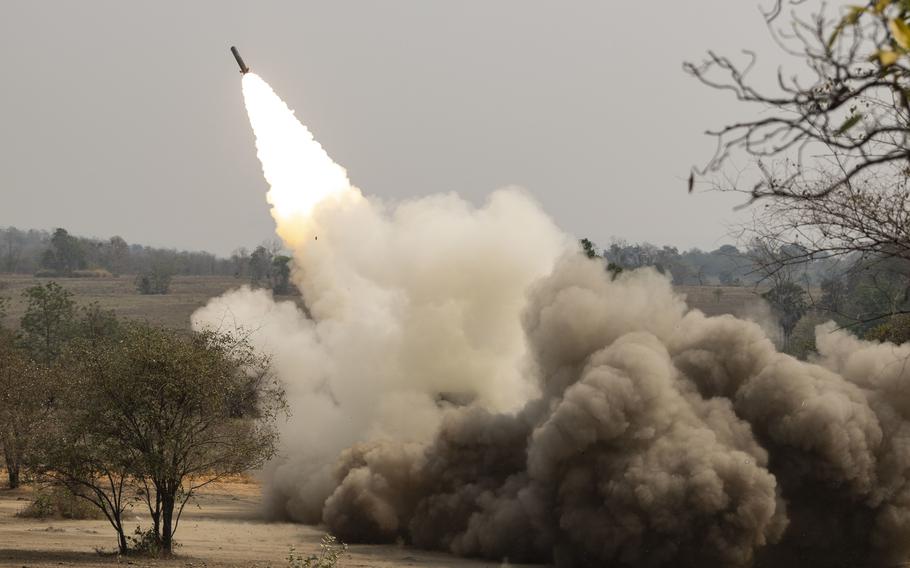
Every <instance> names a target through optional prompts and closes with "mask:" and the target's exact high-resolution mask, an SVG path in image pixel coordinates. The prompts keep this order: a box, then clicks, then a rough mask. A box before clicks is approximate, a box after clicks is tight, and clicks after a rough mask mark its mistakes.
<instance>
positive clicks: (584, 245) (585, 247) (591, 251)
mask: <svg viewBox="0 0 910 568" xmlns="http://www.w3.org/2000/svg"><path fill="white" fill-rule="evenodd" d="M579 242H580V243H581V250H582V252H584V253H585V256H587V257H588V258H597V257H598V256H600V255H598V254H597V246H596V245H595V244H594V243H593V242H592V241H591V240H590V239H588V238H584V239H581V241H579Z"/></svg>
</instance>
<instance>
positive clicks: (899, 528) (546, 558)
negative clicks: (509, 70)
mask: <svg viewBox="0 0 910 568" xmlns="http://www.w3.org/2000/svg"><path fill="white" fill-rule="evenodd" d="M244 95H245V100H246V103H247V109H248V111H249V114H250V120H251V123H252V125H253V129H254V133H255V135H256V139H257V148H258V149H259V156H260V159H261V160H262V162H263V170H264V172H265V175H266V178H267V179H268V181H269V182H270V184H271V186H272V189H271V191H270V192H269V202H270V203H271V204H272V205H273V216H274V217H275V219H276V222H277V225H278V233H279V234H280V235H281V236H282V238H283V239H284V240H285V243H286V244H287V245H288V246H289V247H291V248H292V249H293V251H294V255H295V262H296V269H295V271H294V281H295V283H296V284H297V286H298V287H299V289H300V290H301V292H302V295H303V298H304V301H305V304H306V311H304V310H303V309H301V308H300V307H298V306H297V305H296V304H294V303H291V302H283V303H276V302H274V301H273V300H272V298H271V296H270V295H269V294H268V293H266V292H264V291H262V290H249V289H246V288H244V289H241V290H238V291H235V292H231V293H228V294H226V295H225V296H222V297H221V298H217V299H214V300H212V301H211V302H210V303H209V305H207V306H206V307H205V308H202V309H201V310H199V311H198V312H197V313H196V314H195V315H194V325H195V326H197V327H206V326H209V327H219V328H221V329H224V328H226V327H227V328H231V327H242V328H244V329H245V330H247V331H248V332H251V333H252V335H251V338H252V340H253V341H254V342H255V343H256V344H257V345H258V346H259V348H260V349H262V350H263V351H266V352H268V353H271V354H272V355H273V357H274V362H275V365H276V369H277V371H278V372H279V373H280V375H281V376H282V377H283V379H284V380H285V383H286V384H287V388H288V393H289V399H290V402H291V405H292V408H293V411H294V415H293V418H292V419H291V421H290V422H289V423H288V424H287V427H286V428H285V431H284V436H283V444H284V450H283V455H284V458H283V459H282V460H280V461H277V462H276V463H274V464H272V465H271V467H270V468H269V470H268V471H267V472H266V484H267V485H266V490H267V504H266V505H267V513H268V515H269V516H270V517H272V518H285V519H293V520H297V521H301V522H324V523H325V524H326V525H327V526H328V528H329V530H331V531H332V532H334V533H335V534H337V535H338V536H339V537H341V538H342V539H344V540H348V541H352V542H395V541H398V540H404V541H405V542H408V543H412V544H414V545H416V546H421V547H428V548H436V549H442V550H447V551H450V552H453V553H455V554H460V555H467V556H480V557H485V558H490V559H495V560H502V559H506V558H507V559H509V560H510V561H533V562H553V563H555V564H556V565H558V566H603V565H615V566H751V565H774V566H786V565H800V566H805V565H811V566H856V565H887V563H891V562H896V561H901V560H905V559H906V557H907V555H908V553H910V488H908V487H907V479H908V478H910V449H908V448H910V446H907V445H906V444H905V443H904V442H905V441H906V439H907V437H906V434H910V420H908V418H910V395H908V394H907V393H908V388H907V384H908V380H910V363H906V362H907V361H908V357H910V348H904V347H894V346H890V345H872V344H868V343H865V342H861V341H859V340H856V339H855V338H852V337H850V336H849V335H847V334H845V333H843V332H834V331H833V330H832V329H830V328H820V329H819V331H818V345H819V352H820V353H819V356H818V358H817V360H816V361H815V362H812V363H808V362H802V361H798V360H796V359H793V358H791V357H789V356H787V355H783V354H781V353H778V352H777V351H776V350H775V348H774V346H773V344H772V343H771V341H770V340H769V339H768V338H767V336H766V335H765V333H764V332H763V331H762V329H761V328H760V327H759V326H758V325H757V324H755V323H752V322H749V321H744V320H740V319H737V318H734V317H732V316H721V317H713V318H709V317H706V316H704V315H703V314H701V313H700V312H698V311H692V310H689V309H688V308H687V307H686V305H685V303H684V301H683V300H682V298H681V297H679V296H678V295H677V294H675V293H674V292H673V290H672V287H671V286H670V283H669V282H668V280H667V279H666V278H664V277H663V276H661V275H659V274H657V273H656V272H654V271H651V270H648V269H644V270H638V271H634V272H630V273H623V274H621V275H619V277H617V278H615V279H614V278H611V277H610V274H609V273H608V272H607V271H606V270H605V269H604V266H603V264H602V263H601V262H599V261H597V260H590V259H587V258H584V257H583V256H582V255H580V254H578V252H577V251H576V250H574V244H573V243H572V240H571V239H570V238H568V237H567V236H566V235H564V234H563V233H562V232H560V231H559V230H558V229H557V228H556V227H555V225H554V224H553V223H552V221H551V220H550V219H549V218H548V217H547V216H546V214H545V213H544V212H543V211H542V210H541V209H540V207H539V206H537V205H536V204H535V203H534V202H533V200H531V199H530V198H529V197H528V196H527V195H525V194H524V193H522V192H521V191H519V190H504V191H498V192H495V193H494V194H493V195H492V196H491V197H490V199H489V200H488V202H487V203H485V204H484V205H483V206H481V207H474V206H472V205H470V204H468V203H466V202H465V201H463V200H462V199H460V198H459V197H458V196H457V195H442V196H433V197H428V198H424V199H419V200H414V201H409V202H404V203H399V204H384V203H382V202H380V201H378V200H376V199H372V198H370V199H368V198H365V197H364V196H363V195H362V194H361V193H360V191H359V190H357V189H356V188H354V187H352V186H351V184H350V182H349V181H348V179H347V176H346V174H345V173H344V170H343V169H342V168H340V167H339V166H337V165H335V164H334V163H333V162H331V159H330V158H329V157H328V155H327V154H326V153H325V152H324V151H323V150H322V148H321V147H320V146H319V145H318V144H317V143H316V142H315V141H314V140H313V138H312V136H311V135H310V134H309V132H308V131H307V130H306V128H305V127H304V126H303V125H302V124H300V123H299V122H298V121H297V120H296V118H294V116H293V113H291V112H290V111H289V110H288V109H287V107H286V106H285V105H284V103H283V102H281V100H280V99H278V97H277V96H275V95H274V93H272V92H271V89H269V88H268V86H267V85H266V84H265V83H264V82H262V81H261V79H259V78H258V77H255V76H254V75H252V74H248V75H246V76H245V78H244ZM316 237H318V239H317V238H316Z"/></svg>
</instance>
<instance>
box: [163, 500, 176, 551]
mask: <svg viewBox="0 0 910 568" xmlns="http://www.w3.org/2000/svg"><path fill="white" fill-rule="evenodd" d="M173 519H174V495H170V494H165V495H162V496H161V552H162V553H163V554H165V555H168V556H169V555H170V554H171V552H172V551H173V548H174V533H173V528H174V527H173Z"/></svg>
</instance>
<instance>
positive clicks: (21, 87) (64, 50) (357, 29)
mask: <svg viewBox="0 0 910 568" xmlns="http://www.w3.org/2000/svg"><path fill="white" fill-rule="evenodd" d="M759 1H760V0H688V1H686V2H678V1H669V0H665V1H659V2H618V1H603V0H601V1H597V2H594V1H589V2H557V1H550V2H535V1H529V0H513V1H482V2H481V1H464V0H459V1H457V2H454V1H452V2H437V1H427V0H413V1H407V2H405V1H385V2H345V1H338V0H334V1H331V2H329V1H325V2H318V3H317V2H304V1H289V2H243V3H241V2H226V1H223V0H219V1H217V2H215V1H200V0H194V1H192V2H163V1H157V2H145V3H139V2H124V1H121V0H116V1H110V2H98V1H87V0H83V1H80V2H72V1H63V0H61V1H58V2H46V1H45V2H40V1H34V0H23V1H10V0H4V1H3V3H2V8H3V10H2V17H0V54H2V60H0V61H2V65H3V68H2V71H3V76H2V79H0V80H2V89H0V113H2V120H0V226H6V225H15V226H18V227H23V228H46V229H49V228H53V227H56V226H63V227H66V228H67V229H69V230H70V231H71V232H73V233H76V234H80V235H86V236H97V237H109V236H111V235H115V234H117V235H122V236H123V237H124V238H126V239H127V241H129V242H136V243H143V244H152V245H158V246H169V247H177V248H188V249H206V250H211V251H213V252H217V253H220V254H227V253H229V252H230V251H231V250H233V249H234V248H236V247H239V246H244V245H245V246H251V245H255V244H257V243H258V242H260V241H262V240H264V239H267V238H270V237H271V236H272V234H273V233H272V228H273V225H272V220H271V217H270V216H269V214H268V206H267V204H266V202H265V191H266V189H267V188H266V184H265V182H264V180H263V179H262V176H261V170H260V166H259V162H258V161H257V159H256V154H255V149H254V147H253V139H252V133H251V131H250V127H249V123H248V122H247V119H246V114H245V112H244V109H243V102H242V97H241V92H240V75H239V73H238V72H237V66H236V64H235V62H234V60H233V59H232V57H231V55H230V53H229V51H228V49H229V47H230V46H231V45H232V44H234V45H237V46H238V48H239V49H240V52H241V54H242V55H243V56H244V58H245V59H246V62H247V63H248V64H249V65H250V66H251V67H252V68H253V70H255V71H256V72H257V73H259V74H260V75H261V76H262V77H263V78H264V79H265V80H266V81H268V82H269V83H270V84H271V85H272V86H273V87H274V88H275V90H276V91H277V92H278V94H279V95H280V96H282V98H284V100H285V101H287V102H288V104H289V105H290V106H291V108H293V109H295V110H296V111H297V116H298V117H300V118H301V119H302V120H303V121H304V122H305V123H306V124H307V125H308V126H309V127H310V129H311V130H312V131H313V132H314V134H315V136H316V138H317V139H318V140H320V141H321V142H322V144H323V146H324V147H325V148H326V149H327V150H328V152H329V154H330V155H331V156H332V157H333V158H334V159H335V160H336V161H337V162H339V163H340V164H342V165H343V166H345V167H346V168H347V169H348V172H349V175H350V177H351V179H352V181H353V182H354V183H355V185H357V186H359V187H361V188H362V189H363V190H364V191H365V192H366V193H367V194H370V195H376V196H380V197H381V198H383V199H386V200H392V201H394V200H400V199H406V198H412V197H418V196H421V195H427V194H431V193H436V192H443V191H457V192H459V193H460V194H462V195H463V196H465V197H467V198H468V199H470V200H471V201H473V202H475V203H481V202H482V201H483V199H484V197H485V196H486V195H487V194H488V193H489V192H490V191H492V190H494V189H495V188H497V187H501V186H505V185H520V186H523V187H525V188H527V189H528V190H529V191H530V192H531V193H532V194H533V195H534V196H536V198H537V199H538V200H539V201H540V202H542V203H543V205H544V207H545V208H546V210H547V211H548V212H549V213H550V214H551V215H552V216H553V217H554V218H555V219H556V221H557V223H558V224H559V225H560V226H561V227H562V228H563V229H564V230H565V231H567V232H569V233H572V234H574V235H577V236H589V237H590V238H592V239H594V240H595V241H596V242H597V243H598V244H601V245H606V244H607V243H608V241H609V240H610V238H611V237H613V236H616V237H622V238H625V239H627V240H631V241H642V240H647V241H650V242H653V243H656V244H674V245H677V246H681V247H685V248H688V247H691V246H699V247H702V248H708V249H712V248H715V247H716V246H718V245H720V244H723V243H725V242H729V241H730V240H731V239H730V237H728V236H727V233H728V226H729V225H730V223H732V222H735V220H736V218H735V216H734V213H733V211H732V208H733V206H734V205H736V204H737V203H739V202H741V201H742V197H741V196H732V195H719V194H717V193H703V194H696V195H694V196H689V195H687V193H686V187H685V186H686V183H685V179H686V177H687V175H688V172H689V167H690V165H692V164H693V163H702V162H704V161H705V160H706V159H707V158H708V157H709V155H710V153H711V151H712V149H713V143H712V140H711V139H710V138H708V137H706V136H704V135H703V131H704V130H705V129H706V128H708V127H713V126H718V125H720V124H721V123H723V122H725V121H727V120H729V119H732V118H735V117H736V116H737V115H738V114H739V115H741V114H742V112H743V110H744V109H743V107H741V106H739V105H738V103H736V102H735V101H733V100H732V97H730V96H729V94H724V93H717V92H713V91H711V90H709V89H707V88H704V87H702V86H700V85H699V84H697V83H696V82H695V81H694V80H693V79H691V78H689V77H688V76H686V75H685V74H684V73H683V72H682V70H681V64H682V62H683V61H684V60H686V59H689V60H699V59H701V58H702V57H703V55H704V52H705V50H706V49H709V48H711V49H716V50H720V51H725V52H728V53H736V52H738V51H739V49H741V48H752V49H755V50H757V51H759V53H761V54H762V55H763V56H764V55H765V54H767V56H766V57H765V59H764V63H766V64H768V65H771V66H774V65H776V64H777V63H779V62H781V61H784V60H783V59H782V58H781V56H780V55H779V53H778V51H776V50H775V49H774V48H773V47H772V44H771V42H770V40H769V38H768V35H767V31H766V29H765V27H764V22H763V20H762V18H761V15H760V13H759V10H758V6H759ZM740 218H741V215H740Z"/></svg>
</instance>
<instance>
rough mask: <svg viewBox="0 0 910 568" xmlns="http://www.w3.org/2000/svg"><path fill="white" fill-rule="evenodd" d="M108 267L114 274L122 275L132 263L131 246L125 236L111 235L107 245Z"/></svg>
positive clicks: (106, 261) (106, 260) (106, 262)
mask: <svg viewBox="0 0 910 568" xmlns="http://www.w3.org/2000/svg"><path fill="white" fill-rule="evenodd" d="M104 256H105V264H106V268H107V269H108V270H110V271H111V274H113V275H114V276H120V275H121V274H123V273H124V272H126V271H127V270H129V265H130V246H129V245H128V244H127V243H126V241H125V240H124V239H123V237H111V238H110V240H109V241H108V242H107V244H106V247H105V255H104Z"/></svg>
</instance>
